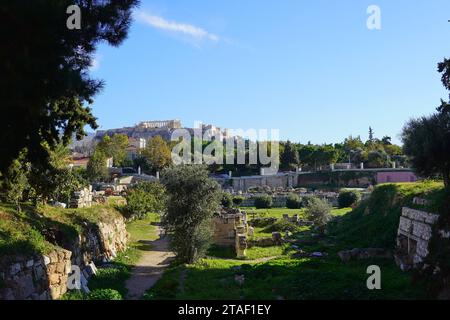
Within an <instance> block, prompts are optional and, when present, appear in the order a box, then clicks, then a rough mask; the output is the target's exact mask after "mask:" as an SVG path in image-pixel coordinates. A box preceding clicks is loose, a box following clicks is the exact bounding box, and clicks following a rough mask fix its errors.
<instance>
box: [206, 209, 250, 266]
mask: <svg viewBox="0 0 450 320" xmlns="http://www.w3.org/2000/svg"><path fill="white" fill-rule="evenodd" d="M213 223H214V236H213V239H214V244H215V245H218V246H234V248H235V250H236V256H237V257H238V258H243V257H245V255H246V252H245V251H246V249H247V235H248V232H249V231H250V227H249V226H248V224H247V215H246V214H245V212H241V211H240V210H239V209H228V211H223V212H221V213H220V214H218V215H217V216H216V217H214V220H213ZM250 232H252V231H250Z"/></svg>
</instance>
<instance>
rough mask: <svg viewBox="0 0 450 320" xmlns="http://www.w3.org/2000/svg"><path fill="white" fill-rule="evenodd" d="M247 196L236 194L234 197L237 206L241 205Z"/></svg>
mask: <svg viewBox="0 0 450 320" xmlns="http://www.w3.org/2000/svg"><path fill="white" fill-rule="evenodd" d="M244 200H245V198H244V197H243V196H235V197H234V198H233V204H234V205H235V206H240V205H241V204H242V203H243V202H244Z"/></svg>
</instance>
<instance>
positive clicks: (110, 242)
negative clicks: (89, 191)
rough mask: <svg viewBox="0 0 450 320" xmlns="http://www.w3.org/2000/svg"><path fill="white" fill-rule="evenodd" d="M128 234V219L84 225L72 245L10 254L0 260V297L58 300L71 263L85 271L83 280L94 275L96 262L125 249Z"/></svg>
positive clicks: (109, 258) (120, 218) (105, 259)
mask: <svg viewBox="0 0 450 320" xmlns="http://www.w3.org/2000/svg"><path fill="white" fill-rule="evenodd" d="M128 238H129V235H128V233H127V231H126V228H125V220H124V219H123V218H122V217H117V218H115V219H113V220H112V221H111V222H108V223H105V222H100V223H98V224H97V225H92V226H88V225H85V228H84V232H83V234H81V235H80V236H79V237H78V239H77V241H76V242H75V243H73V244H72V245H71V246H70V248H66V249H69V250H66V249H63V248H55V249H54V250H53V251H51V252H50V253H48V254H47V255H36V256H33V257H7V258H8V261H3V262H0V300H25V299H29V300H49V299H53V300H55V299H59V298H60V297H61V296H62V295H63V294H64V293H66V292H67V280H68V276H69V273H70V272H71V267H72V265H76V266H78V267H79V268H80V270H81V271H82V283H83V282H84V281H86V279H87V278H88V277H89V276H90V275H92V269H95V266H93V263H92V262H93V261H95V262H97V261H102V262H107V261H110V260H112V259H114V258H115V257H116V255H117V253H118V252H120V251H123V250H125V249H126V245H127V241H128Z"/></svg>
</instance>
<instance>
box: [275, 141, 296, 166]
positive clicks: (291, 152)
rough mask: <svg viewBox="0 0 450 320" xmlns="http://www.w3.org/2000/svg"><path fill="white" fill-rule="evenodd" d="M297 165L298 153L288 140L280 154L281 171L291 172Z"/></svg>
mask: <svg viewBox="0 0 450 320" xmlns="http://www.w3.org/2000/svg"><path fill="white" fill-rule="evenodd" d="M298 164H299V159H298V152H297V150H296V149H295V146H294V145H293V144H292V143H291V142H290V141H289V140H288V141H287V142H286V143H285V144H284V150H283V152H282V153H281V159H280V167H281V168H282V169H287V170H292V169H295V168H297V166H298Z"/></svg>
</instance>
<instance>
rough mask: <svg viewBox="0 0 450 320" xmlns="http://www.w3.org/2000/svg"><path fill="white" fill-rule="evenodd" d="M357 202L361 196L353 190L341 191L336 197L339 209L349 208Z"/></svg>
mask: <svg viewBox="0 0 450 320" xmlns="http://www.w3.org/2000/svg"><path fill="white" fill-rule="evenodd" d="M359 200H361V194H360V193H359V192H357V191H354V190H342V191H341V192H340V193H339V197H338V204H339V208H347V207H351V206H352V205H353V204H355V203H357V202H358V201H359Z"/></svg>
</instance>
